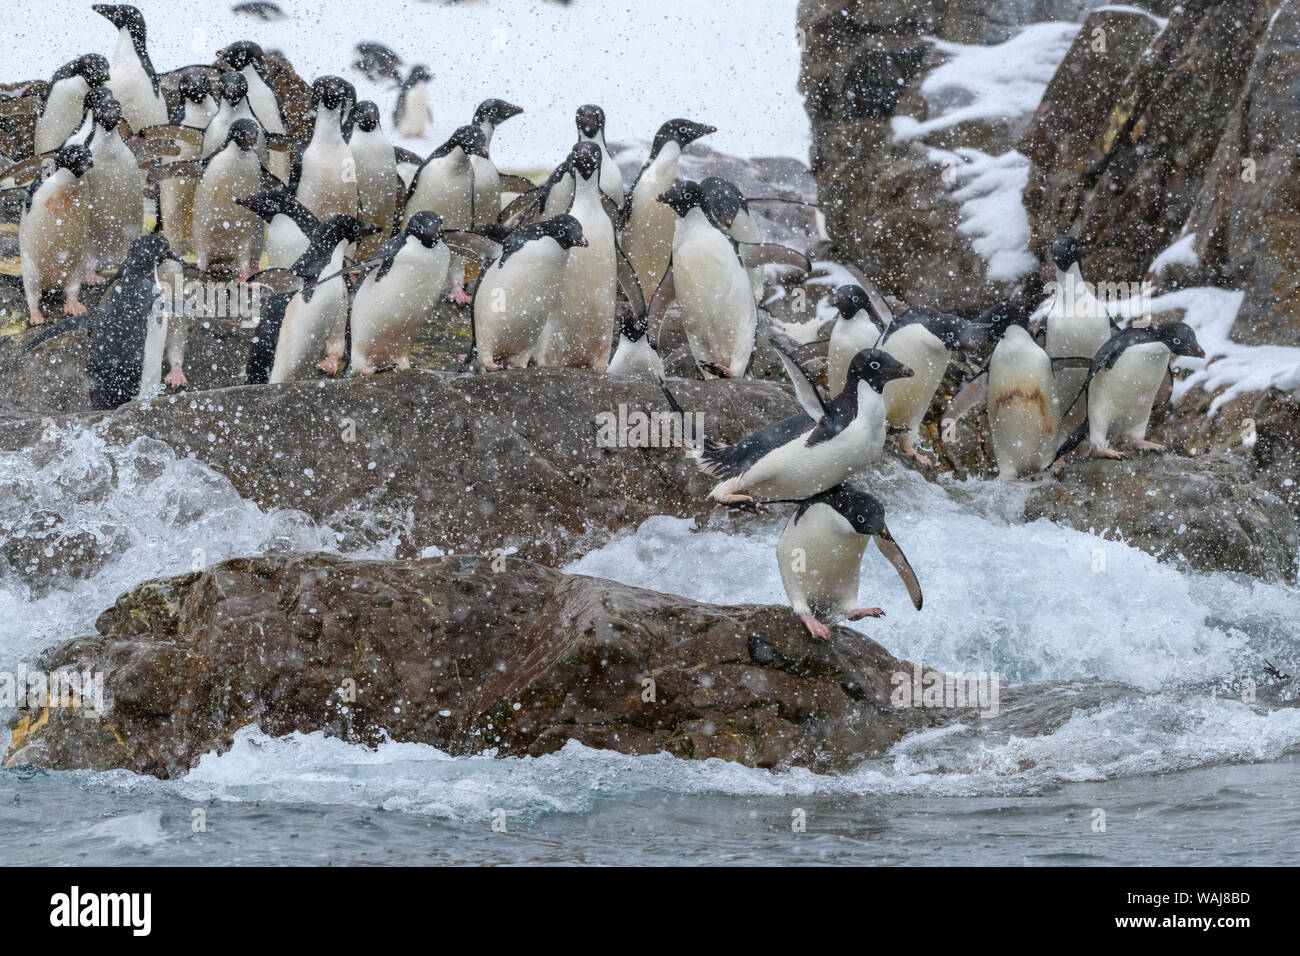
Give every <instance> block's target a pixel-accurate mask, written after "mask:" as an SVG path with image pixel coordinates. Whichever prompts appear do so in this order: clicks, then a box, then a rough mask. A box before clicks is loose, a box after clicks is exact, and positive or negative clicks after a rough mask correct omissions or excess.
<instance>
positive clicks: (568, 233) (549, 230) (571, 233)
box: [537, 213, 587, 249]
mask: <svg viewBox="0 0 1300 956" xmlns="http://www.w3.org/2000/svg"><path fill="white" fill-rule="evenodd" d="M537 225H538V227H539V228H540V231H541V233H542V235H544V236H550V237H551V238H552V239H554V240H555V241H556V242H557V243H559V245H560V248H561V249H572V248H573V247H574V246H579V247H581V246H585V245H586V244H587V237H586V236H584V235H583V234H582V223H580V222H578V220H577V219H575V218H574V217H573V216H570V215H569V214H568V213H561V214H560V215H558V216H552V217H551V218H550V219H543V220H542V221H541V222H539V223H538V224H537Z"/></svg>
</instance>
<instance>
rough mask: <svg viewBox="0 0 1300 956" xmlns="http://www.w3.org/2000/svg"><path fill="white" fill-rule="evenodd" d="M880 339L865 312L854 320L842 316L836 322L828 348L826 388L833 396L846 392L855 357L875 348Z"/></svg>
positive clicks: (878, 333)
mask: <svg viewBox="0 0 1300 956" xmlns="http://www.w3.org/2000/svg"><path fill="white" fill-rule="evenodd" d="M879 339H880V330H879V329H878V328H876V327H875V325H873V324H872V322H871V320H870V319H868V318H867V317H866V313H865V312H859V313H858V314H857V315H855V316H853V317H852V318H848V319H846V318H844V317H843V316H841V317H840V318H838V319H836V320H835V327H834V328H832V329H831V340H830V344H829V345H828V346H827V348H826V388H827V391H829V392H830V394H831V395H838V394H839V393H840V392H842V391H843V390H844V382H845V381H846V380H847V379H848V377H849V365H850V364H851V363H852V362H853V356H855V355H857V354H858V353H859V352H861V351H862V350H863V349H869V348H873V347H874V346H875V344H876V342H877V341H879Z"/></svg>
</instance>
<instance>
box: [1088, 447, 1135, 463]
mask: <svg viewBox="0 0 1300 956" xmlns="http://www.w3.org/2000/svg"><path fill="white" fill-rule="evenodd" d="M1092 456H1093V457H1094V458H1115V459H1117V460H1120V461H1122V460H1124V459H1125V458H1127V457H1128V455H1126V454H1124V453H1123V452H1122V451H1116V450H1115V449H1114V448H1098V447H1096V446H1093V449H1092Z"/></svg>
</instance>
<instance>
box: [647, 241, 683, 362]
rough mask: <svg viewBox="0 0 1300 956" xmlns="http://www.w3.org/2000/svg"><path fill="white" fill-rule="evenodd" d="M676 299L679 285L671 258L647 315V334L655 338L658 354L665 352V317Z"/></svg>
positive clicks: (652, 298) (651, 298)
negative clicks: (674, 277)
mask: <svg viewBox="0 0 1300 956" xmlns="http://www.w3.org/2000/svg"><path fill="white" fill-rule="evenodd" d="M675 298H677V284H676V282H675V281H674V279H673V260H672V258H671V257H669V259H668V268H667V269H665V270H664V276H663V278H662V279H660V280H659V288H657V289H655V294H654V295H653V296H651V297H650V308H649V310H648V311H647V314H646V330H647V334H648V335H653V336H654V339H655V351H656V352H662V351H663V348H662V346H663V340H664V328H665V325H664V316H665V314H667V312H668V306H669V304H671V303H672V301H673V299H675Z"/></svg>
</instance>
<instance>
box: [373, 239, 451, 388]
mask: <svg viewBox="0 0 1300 956" xmlns="http://www.w3.org/2000/svg"><path fill="white" fill-rule="evenodd" d="M450 260H451V254H450V253H449V252H448V251H447V247H446V246H445V245H443V244H442V243H441V242H439V243H437V244H435V245H434V246H433V247H432V248H428V247H426V246H425V245H424V244H423V243H422V242H420V241H419V240H418V239H413V238H411V237H407V239H406V242H405V244H404V245H403V246H402V248H401V250H400V251H399V252H398V253H397V256H396V257H395V258H394V260H393V265H392V268H391V269H389V270H388V274H387V275H385V276H384V278H383V279H376V277H375V276H374V275H373V274H372V275H370V276H367V277H366V280H365V282H363V283H362V285H361V288H360V289H358V290H357V296H356V300H355V301H354V302H353V304H352V366H353V369H354V370H360V369H363V368H367V367H369V368H380V367H384V366H389V365H397V366H399V367H401V368H405V367H407V366H409V364H410V355H411V347H412V346H413V345H414V344H415V337H416V335H417V334H418V332H419V329H420V324H421V323H422V322H424V321H425V320H427V319H428V318H429V317H430V316H431V315H432V314H433V309H434V307H435V306H436V305H437V303H438V301H439V300H440V299H441V298H442V294H443V292H444V291H445V290H446V288H447V266H448V264H449V262H450Z"/></svg>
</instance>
